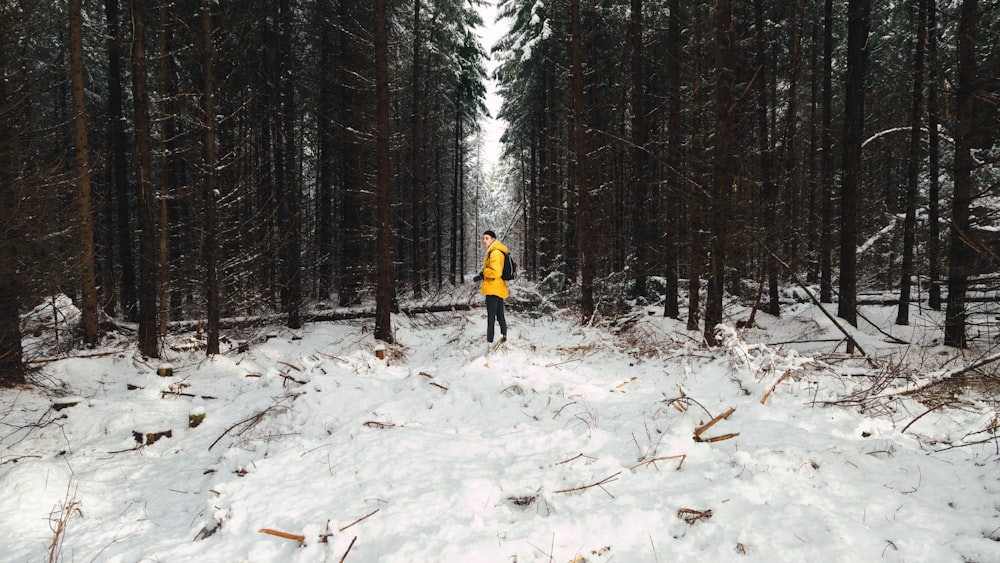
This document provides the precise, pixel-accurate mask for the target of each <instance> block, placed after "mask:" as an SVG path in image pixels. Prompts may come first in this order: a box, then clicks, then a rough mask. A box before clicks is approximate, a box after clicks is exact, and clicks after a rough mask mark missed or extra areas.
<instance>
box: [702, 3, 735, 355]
mask: <svg viewBox="0 0 1000 563" xmlns="http://www.w3.org/2000/svg"><path fill="white" fill-rule="evenodd" d="M733 1H734V0H717V2H716V4H715V45H716V48H715V147H714V150H715V152H714V155H713V166H714V168H715V172H714V181H713V183H712V202H711V206H712V211H711V217H712V227H711V235H710V236H711V244H710V248H711V252H712V254H711V256H710V257H709V258H710V260H709V266H710V274H709V279H708V298H707V299H706V301H705V341H706V342H707V343H708V345H709V346H716V345H718V344H719V341H718V339H717V336H716V333H715V327H716V325H718V324H719V323H721V322H722V299H723V294H724V292H725V275H726V250H727V244H728V237H729V230H728V223H729V221H730V219H731V217H732V213H731V209H730V201H731V198H732V197H733V196H732V194H733V192H734V191H735V190H736V188H737V177H736V158H735V152H734V151H735V146H734V139H733V138H732V137H733V134H734V132H735V126H734V125H735V120H736V118H735V116H734V115H733V112H734V107H735V101H736V100H735V97H734V95H733V74H734V72H735V69H734V68H733V58H734V57H733V55H734V50H735V48H736V45H735V41H734V37H733V36H734V32H733Z"/></svg>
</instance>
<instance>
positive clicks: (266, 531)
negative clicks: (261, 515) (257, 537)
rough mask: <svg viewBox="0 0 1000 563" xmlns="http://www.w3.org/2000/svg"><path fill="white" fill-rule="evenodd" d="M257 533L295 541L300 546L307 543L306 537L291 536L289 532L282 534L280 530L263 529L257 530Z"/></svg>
mask: <svg viewBox="0 0 1000 563" xmlns="http://www.w3.org/2000/svg"><path fill="white" fill-rule="evenodd" d="M257 533H259V534H268V535H272V536H277V537H279V538H285V539H286V540H295V541H297V542H299V545H302V544H304V543H305V542H306V537H305V536H300V535H299V534H289V533H288V532H282V531H280V530H272V529H271V528H261V529H259V530H257Z"/></svg>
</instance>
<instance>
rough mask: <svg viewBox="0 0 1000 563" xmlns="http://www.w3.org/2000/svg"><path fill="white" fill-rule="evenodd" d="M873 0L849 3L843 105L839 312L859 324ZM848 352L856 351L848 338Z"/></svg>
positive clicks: (850, 1) (855, 324) (852, 0)
mask: <svg viewBox="0 0 1000 563" xmlns="http://www.w3.org/2000/svg"><path fill="white" fill-rule="evenodd" d="M870 13H871V0H849V2H848V7H847V19H848V22H847V93H846V98H845V106H844V167H843V180H842V183H841V189H840V301H839V305H838V309H837V316H839V317H840V318H842V319H844V320H845V321H847V322H848V323H850V324H852V325H854V326H858V311H857V278H858V275H857V248H858V191H859V189H860V186H861V180H862V178H863V176H862V173H861V170H862V160H861V143H862V141H863V135H864V128H865V113H864V111H865V97H864V93H865V67H866V66H867V52H866V44H867V42H868V24H869V21H868V20H869V14H870ZM847 348H848V352H853V351H854V346H853V343H852V342H848V345H847Z"/></svg>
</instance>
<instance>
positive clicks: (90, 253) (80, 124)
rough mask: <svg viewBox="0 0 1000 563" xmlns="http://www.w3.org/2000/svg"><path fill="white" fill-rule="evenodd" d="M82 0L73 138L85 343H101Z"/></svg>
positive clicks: (75, 23)
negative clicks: (77, 195)
mask: <svg viewBox="0 0 1000 563" xmlns="http://www.w3.org/2000/svg"><path fill="white" fill-rule="evenodd" d="M81 3H82V2H81V0H69V43H70V45H69V53H70V73H71V79H72V80H71V81H72V84H73V136H74V140H75V142H76V187H77V190H78V191H79V205H80V283H81V292H82V294H83V302H82V304H81V305H82V306H81V307H80V309H81V314H82V320H81V325H82V327H83V341H84V342H85V343H86V344H87V345H88V346H93V345H95V344H97V336H98V325H97V275H96V269H95V267H94V211H93V200H92V198H91V189H90V145H89V144H88V142H87V105H86V100H85V93H84V84H83V21H82V17H81V14H80V12H81Z"/></svg>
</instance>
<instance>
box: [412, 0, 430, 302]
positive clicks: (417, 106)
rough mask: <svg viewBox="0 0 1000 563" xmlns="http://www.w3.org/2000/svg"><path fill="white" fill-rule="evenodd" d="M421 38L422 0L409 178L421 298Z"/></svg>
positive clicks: (416, 1)
mask: <svg viewBox="0 0 1000 563" xmlns="http://www.w3.org/2000/svg"><path fill="white" fill-rule="evenodd" d="M432 23H433V22H432ZM420 41H421V37H420V0H413V81H412V82H413V83H412V84H411V86H410V87H411V88H413V113H412V114H410V129H411V131H412V136H411V141H410V142H411V146H410V166H411V170H410V178H411V181H412V189H413V200H412V201H411V202H410V204H411V205H412V206H413V207H412V208H411V215H410V222H411V225H410V228H411V236H412V238H413V247H412V249H411V251H412V254H411V256H412V257H413V267H412V268H411V273H412V280H411V284H412V289H413V297H415V298H418V299H419V298H420V297H421V296H422V295H423V293H424V282H423V277H422V276H423V275H424V271H423V270H424V263H423V248H422V247H421V245H420V241H421V233H422V228H421V222H422V214H421V212H420V211H421V209H422V206H423V203H424V202H423V199H424V185H423V182H424V175H423V169H424V168H423V167H424V161H423V156H422V153H423V142H424V140H423V132H422V130H421V125H422V122H421V120H422V119H423V115H421V111H422V110H423V108H422V106H421V102H422V100H421V99H420V96H421V89H420V81H421V80H423V76H422V75H421V74H420V73H421V68H420Z"/></svg>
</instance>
